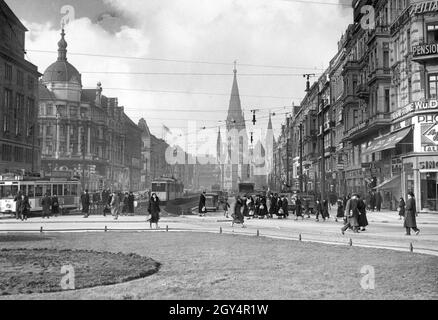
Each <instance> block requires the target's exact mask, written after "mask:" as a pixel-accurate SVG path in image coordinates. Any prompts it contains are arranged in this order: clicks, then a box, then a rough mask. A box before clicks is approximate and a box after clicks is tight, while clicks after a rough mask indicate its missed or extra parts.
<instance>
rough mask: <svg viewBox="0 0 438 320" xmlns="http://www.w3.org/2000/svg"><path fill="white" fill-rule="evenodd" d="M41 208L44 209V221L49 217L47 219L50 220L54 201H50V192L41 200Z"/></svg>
mask: <svg viewBox="0 0 438 320" xmlns="http://www.w3.org/2000/svg"><path fill="white" fill-rule="evenodd" d="M41 206H42V208H43V219H44V218H46V217H47V219H49V218H50V211H51V206H52V200H51V199H50V196H49V193H48V192H46V195H45V196H44V197H43V198H42V199H41Z"/></svg>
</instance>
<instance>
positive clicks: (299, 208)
mask: <svg viewBox="0 0 438 320" xmlns="http://www.w3.org/2000/svg"><path fill="white" fill-rule="evenodd" d="M295 212H296V218H295V220H298V217H301V220H304V216H303V207H302V205H301V199H300V197H297V200H296V201H295Z"/></svg>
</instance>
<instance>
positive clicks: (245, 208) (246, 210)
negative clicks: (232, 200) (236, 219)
mask: <svg viewBox="0 0 438 320" xmlns="http://www.w3.org/2000/svg"><path fill="white" fill-rule="evenodd" d="M248 201H249V199H248V196H247V195H245V196H243V198H242V204H243V216H244V217H249V207H248V205H249V203H248Z"/></svg>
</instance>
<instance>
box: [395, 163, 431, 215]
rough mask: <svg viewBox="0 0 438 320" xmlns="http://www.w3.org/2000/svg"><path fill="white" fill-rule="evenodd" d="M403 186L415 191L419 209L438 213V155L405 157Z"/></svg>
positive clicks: (407, 189) (406, 190) (405, 191)
mask: <svg viewBox="0 0 438 320" xmlns="http://www.w3.org/2000/svg"><path fill="white" fill-rule="evenodd" d="M402 186H403V187H404V193H405V194H406V193H407V192H413V193H414V195H415V197H416V200H417V210H418V211H420V212H436V213H438V155H412V156H408V157H405V158H404V159H403V173H402Z"/></svg>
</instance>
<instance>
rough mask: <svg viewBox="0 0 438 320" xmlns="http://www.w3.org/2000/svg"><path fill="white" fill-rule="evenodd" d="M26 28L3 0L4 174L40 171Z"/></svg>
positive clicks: (0, 165) (0, 113)
mask: <svg viewBox="0 0 438 320" xmlns="http://www.w3.org/2000/svg"><path fill="white" fill-rule="evenodd" d="M26 31H27V29H26V27H25V26H24V25H23V24H22V23H21V22H20V20H19V19H18V18H17V17H16V15H15V14H14V13H13V12H12V10H11V9H10V8H9V7H8V5H7V4H6V3H5V1H3V0H0V101H1V102H0V125H1V130H0V174H1V173H6V172H10V173H19V174H23V173H25V172H27V173H30V172H32V173H35V172H39V168H40V147H39V143H38V139H37V137H36V134H37V133H38V122H37V110H38V109H37V108H38V99H39V98H38V78H39V77H40V76H41V74H40V73H39V72H38V69H37V67H36V66H35V65H33V64H31V63H30V62H28V61H26V60H25V57H24V55H25V32H26Z"/></svg>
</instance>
